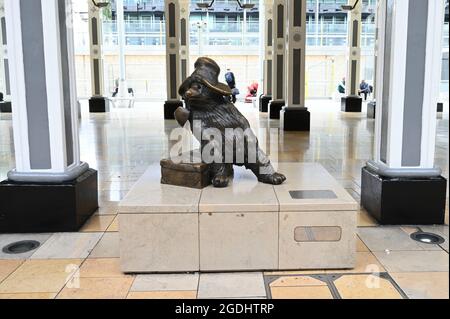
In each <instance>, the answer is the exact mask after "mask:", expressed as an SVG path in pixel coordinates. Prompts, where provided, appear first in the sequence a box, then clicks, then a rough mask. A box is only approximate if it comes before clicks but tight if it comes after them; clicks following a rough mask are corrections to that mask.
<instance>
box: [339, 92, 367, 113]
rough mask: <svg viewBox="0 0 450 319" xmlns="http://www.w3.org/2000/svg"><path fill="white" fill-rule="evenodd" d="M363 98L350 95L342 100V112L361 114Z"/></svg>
mask: <svg viewBox="0 0 450 319" xmlns="http://www.w3.org/2000/svg"><path fill="white" fill-rule="evenodd" d="M361 110H362V98H361V97H359V96H357V95H349V96H346V97H343V98H341V111H342V112H361Z"/></svg>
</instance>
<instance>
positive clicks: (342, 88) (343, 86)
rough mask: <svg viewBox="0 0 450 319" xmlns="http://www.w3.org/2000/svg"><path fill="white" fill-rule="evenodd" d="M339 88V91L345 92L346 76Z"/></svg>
mask: <svg viewBox="0 0 450 319" xmlns="http://www.w3.org/2000/svg"><path fill="white" fill-rule="evenodd" d="M337 90H338V92H339V93H341V94H345V78H342V81H341V82H339V85H338V88H337Z"/></svg>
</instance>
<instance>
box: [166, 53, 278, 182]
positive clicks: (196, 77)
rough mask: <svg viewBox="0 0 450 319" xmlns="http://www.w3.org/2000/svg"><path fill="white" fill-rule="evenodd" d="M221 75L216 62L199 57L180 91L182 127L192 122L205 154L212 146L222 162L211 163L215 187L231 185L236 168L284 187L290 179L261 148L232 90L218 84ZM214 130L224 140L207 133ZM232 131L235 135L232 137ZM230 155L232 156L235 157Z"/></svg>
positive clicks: (179, 113)
mask: <svg viewBox="0 0 450 319" xmlns="http://www.w3.org/2000/svg"><path fill="white" fill-rule="evenodd" d="M219 74H220V67H219V66H218V65H217V63H216V62H215V61H214V60H212V59H210V58H207V57H201V58H199V59H198V60H197V62H196V63H195V71H194V72H193V74H192V75H191V76H190V77H188V78H187V79H186V80H185V81H184V82H183V84H182V85H181V87H180V89H179V94H180V95H181V96H182V97H183V99H184V101H185V104H186V108H183V107H180V108H178V109H177V110H176V112H175V119H176V120H177V122H178V123H179V124H180V125H181V126H184V125H185V123H186V122H187V121H189V122H190V125H191V129H192V130H193V132H194V135H195V137H196V138H197V140H199V141H200V143H201V151H202V153H203V151H205V147H207V146H208V145H209V149H212V151H211V153H214V154H211V155H217V154H219V155H218V157H219V159H220V160H218V161H216V160H214V162H213V163H211V164H210V171H211V178H212V180H211V181H212V184H213V186H214V187H226V186H228V184H229V182H230V181H231V179H232V178H233V165H238V166H245V167H246V168H247V169H250V170H251V171H252V172H253V173H254V174H255V175H256V177H257V178H258V180H259V181H260V182H263V183H267V184H273V185H279V184H282V183H283V182H284V181H285V180H286V177H285V176H284V175H282V174H280V173H277V172H275V170H274V168H273V167H272V165H271V163H270V160H269V158H268V156H267V155H266V154H265V153H264V152H263V151H262V150H261V149H260V148H259V146H258V139H257V137H256V136H255V134H254V133H253V131H252V130H251V128H250V124H249V122H248V120H247V119H246V118H245V117H244V116H243V115H242V114H241V113H240V112H239V110H238V109H237V108H236V107H235V106H234V104H233V103H231V101H230V98H229V96H230V95H231V90H230V88H229V87H228V86H227V85H226V84H223V83H220V82H219V81H218V76H219ZM195 125H197V126H200V127H199V130H198V131H197V132H200V136H197V135H199V133H197V135H196V132H195V131H196V130H195ZM211 129H213V130H214V131H215V132H220V139H221V140H216V139H212V138H210V136H208V133H207V132H208V130H211ZM230 129H231V130H232V131H233V132H234V133H235V134H229V132H230ZM205 133H206V134H205ZM205 135H206V138H205ZM211 145H212V146H211ZM209 149H208V150H209ZM215 152H218V153H215ZM227 154H232V155H231V156H232V157H231V158H230V157H229V156H228V155H227ZM239 154H241V156H239ZM216 158H217V157H216Z"/></svg>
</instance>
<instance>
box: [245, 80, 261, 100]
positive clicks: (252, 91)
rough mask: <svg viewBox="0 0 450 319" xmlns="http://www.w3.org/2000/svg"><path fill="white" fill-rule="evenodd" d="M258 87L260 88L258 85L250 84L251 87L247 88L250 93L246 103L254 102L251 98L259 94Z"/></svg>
mask: <svg viewBox="0 0 450 319" xmlns="http://www.w3.org/2000/svg"><path fill="white" fill-rule="evenodd" d="M258 86H259V85H258V83H256V82H253V83H252V84H250V86H248V87H247V89H248V92H247V95H246V97H245V103H252V102H253V100H252V99H251V98H253V97H256V95H257V94H258Z"/></svg>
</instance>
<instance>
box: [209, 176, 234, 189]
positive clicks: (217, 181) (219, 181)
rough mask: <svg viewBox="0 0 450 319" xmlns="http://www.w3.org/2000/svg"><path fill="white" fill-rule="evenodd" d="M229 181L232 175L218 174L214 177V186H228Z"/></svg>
mask: <svg viewBox="0 0 450 319" xmlns="http://www.w3.org/2000/svg"><path fill="white" fill-rule="evenodd" d="M229 183H230V177H229V176H226V175H216V176H214V178H213V179H212V184H213V186H214V187H217V188H223V187H227V186H228V184H229Z"/></svg>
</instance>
